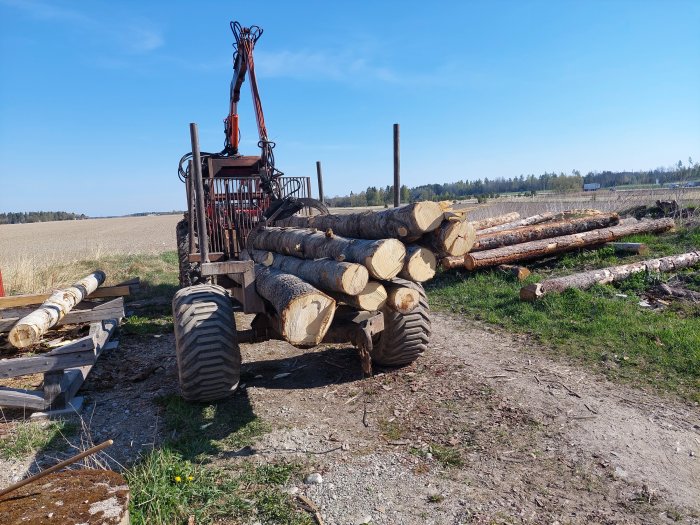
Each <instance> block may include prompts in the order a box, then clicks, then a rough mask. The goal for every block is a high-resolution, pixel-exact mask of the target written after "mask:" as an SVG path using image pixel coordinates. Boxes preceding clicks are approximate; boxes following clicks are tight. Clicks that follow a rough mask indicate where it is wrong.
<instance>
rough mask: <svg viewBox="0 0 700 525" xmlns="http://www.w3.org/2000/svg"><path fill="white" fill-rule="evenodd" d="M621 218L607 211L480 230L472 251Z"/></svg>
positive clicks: (585, 228)
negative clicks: (591, 214)
mask: <svg viewBox="0 0 700 525" xmlns="http://www.w3.org/2000/svg"><path fill="white" fill-rule="evenodd" d="M619 220H620V218H619V217H618V215H617V213H607V214H605V215H602V214H601V215H596V216H594V217H583V218H581V219H570V220H567V221H560V222H547V223H545V224H537V225H535V226H521V227H520V228H516V229H514V230H504V231H500V232H495V233H491V234H488V235H482V234H481V232H479V235H477V238H476V242H474V246H472V249H471V250H470V251H471V252H480V251H483V250H493V249H495V248H500V247H501V246H512V245H513V244H521V243H524V242H530V241H537V240H539V239H549V238H552V237H561V236H562V235H570V234H572V233H581V232H586V231H589V230H597V229H600V228H607V227H609V226H614V225H616V224H617V223H618V222H619Z"/></svg>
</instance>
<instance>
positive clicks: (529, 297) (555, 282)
mask: <svg viewBox="0 0 700 525" xmlns="http://www.w3.org/2000/svg"><path fill="white" fill-rule="evenodd" d="M670 220H673V219H670ZM698 264H700V251H697V252H689V253H682V254H679V255H671V256H669V257H661V258H660V259H649V260H646V261H641V262H636V263H632V264H623V265H621V266H611V267H609V268H602V269H600V270H592V271H590V272H582V273H575V274H573V275H567V276H565V277H557V278H556V279H547V280H546V281H542V282H540V283H537V284H531V285H528V286H525V287H523V288H521V290H520V299H521V300H523V301H534V300H536V299H539V298H540V297H542V296H543V295H545V294H548V293H551V292H563V291H564V290H566V289H568V288H578V289H579V290H586V289H588V288H590V287H591V286H593V285H594V284H609V283H612V282H617V281H623V280H625V279H627V278H628V277H629V276H631V275H633V274H635V273H639V272H649V273H659V272H672V271H674V270H678V269H681V268H688V267H689V266H695V265H698Z"/></svg>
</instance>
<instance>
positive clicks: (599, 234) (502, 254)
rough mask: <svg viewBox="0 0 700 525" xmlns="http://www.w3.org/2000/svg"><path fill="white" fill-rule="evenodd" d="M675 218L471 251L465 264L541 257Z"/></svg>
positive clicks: (662, 227)
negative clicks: (481, 250)
mask: <svg viewBox="0 0 700 525" xmlns="http://www.w3.org/2000/svg"><path fill="white" fill-rule="evenodd" d="M674 225H675V224H674V222H673V219H658V220H654V221H636V222H635V223H629V224H624V225H617V226H613V227H611V228H602V229H600V230H592V231H588V232H583V233H574V234H571V235H564V236H563V237H553V238H551V239H542V240H539V241H531V242H525V243H522V244H516V245H514V246H504V247H502V248H496V249H495V250H484V251H483V252H476V253H468V254H466V255H465V256H464V267H465V268H466V269H467V270H476V269H478V268H488V267H489V266H497V265H499V264H510V263H513V262H518V261H529V260H532V259H539V258H541V257H544V256H547V255H555V254H559V253H565V252H570V251H572V250H577V249H579V248H585V247H587V246H599V245H601V244H605V243H606V242H612V241H615V240H618V239H620V238H622V237H625V236H627V235H634V234H637V233H660V232H665V231H668V230H671V229H673V228H674Z"/></svg>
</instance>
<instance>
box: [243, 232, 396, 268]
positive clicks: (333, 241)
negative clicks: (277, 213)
mask: <svg viewBox="0 0 700 525" xmlns="http://www.w3.org/2000/svg"><path fill="white" fill-rule="evenodd" d="M252 243H253V248H255V249H257V250H268V251H273V252H278V253H282V254H285V255H293V256H294V257H300V258H302V259H323V258H325V257H328V258H331V259H335V260H336V261H346V262H353V263H357V264H362V265H364V266H365V267H366V268H367V270H368V271H369V274H370V275H371V276H372V277H374V278H375V279H391V278H392V277H395V276H396V275H397V274H398V273H399V272H400V271H401V269H402V268H403V264H404V258H405V257H406V248H405V247H404V245H403V243H401V241H397V240H396V239H380V240H367V239H347V238H345V237H340V236H338V235H335V234H334V233H332V232H327V233H323V232H318V231H313V230H305V229H300V228H277V227H272V228H265V229H263V230H260V231H259V232H256V234H255V236H254V237H253V239H252Z"/></svg>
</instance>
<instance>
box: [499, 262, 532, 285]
mask: <svg viewBox="0 0 700 525" xmlns="http://www.w3.org/2000/svg"><path fill="white" fill-rule="evenodd" d="M498 270H499V271H501V272H503V273H507V274H510V275H512V276H513V277H515V278H516V279H517V280H518V281H524V280H525V279H527V278H528V277H530V274H531V272H530V270H528V269H527V268H525V267H524V266H517V265H512V264H499V265H498Z"/></svg>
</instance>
